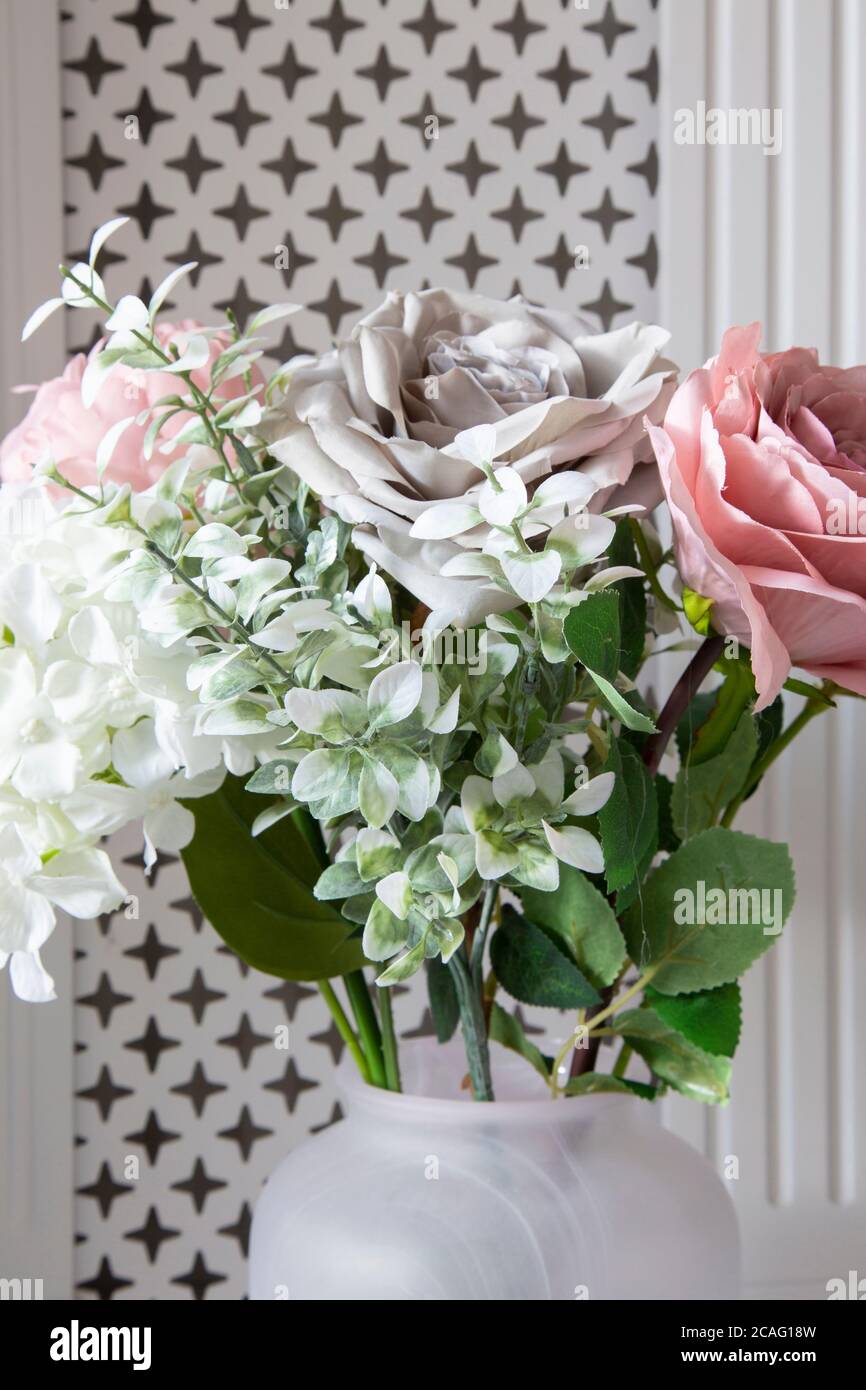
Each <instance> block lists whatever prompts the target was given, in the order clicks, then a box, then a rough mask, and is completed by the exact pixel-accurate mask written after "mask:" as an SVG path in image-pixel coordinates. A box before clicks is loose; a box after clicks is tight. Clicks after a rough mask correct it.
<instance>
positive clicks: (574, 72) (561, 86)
mask: <svg viewBox="0 0 866 1390" xmlns="http://www.w3.org/2000/svg"><path fill="white" fill-rule="evenodd" d="M538 76H539V77H543V78H544V79H545V80H546V81H547V82H553V83H555V84H556V89H557V91H558V92H559V99H560V101H561V102H562V103H563V105H564V104H565V102H566V101H567V100H568V94H569V92H570V91H571V86H572V83H573V82H584V81H585V80H586V79H587V78H588V77H589V73H588V72H587V71H586V70H585V69H584V68H575V67H572V64H571V60H570V58H569V56H568V49H567V48H566V47H565V46H564V45H563V47H562V48H561V49H560V50H559V58H558V60H557V62H556V63H555V64H554V66H553V67H552V68H545V69H544V71H543V72H540V73H539V74H538Z"/></svg>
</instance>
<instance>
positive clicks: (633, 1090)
mask: <svg viewBox="0 0 866 1390" xmlns="http://www.w3.org/2000/svg"><path fill="white" fill-rule="evenodd" d="M563 1090H564V1092H565V1094H566V1095H567V1096H595V1095H604V1094H611V1093H618V1094H619V1095H632V1096H640V1097H641V1099H642V1100H655V1098H656V1096H657V1095H658V1088H657V1087H655V1086H648V1085H647V1084H646V1083H645V1082H643V1081H627V1080H626V1079H625V1077H624V1076H611V1075H610V1073H609V1072H603V1071H587V1072H584V1074H583V1076H573V1077H572V1078H571V1080H570V1081H567V1082H566V1084H565V1086H564V1087H563Z"/></svg>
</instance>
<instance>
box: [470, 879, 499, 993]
mask: <svg viewBox="0 0 866 1390" xmlns="http://www.w3.org/2000/svg"><path fill="white" fill-rule="evenodd" d="M498 891H499V888H498V885H497V884H496V883H488V885H487V888H486V889H485V892H484V901H483V903H482V904H481V917H480V919H479V922H478V926H477V927H476V929H475V935H474V937H473V938H472V955H471V957H470V973H471V977H472V987H473V989H475V990H476V992H477V993H478V994H481V993H482V991H483V988H484V943H485V941H486V939H487V930H488V928H489V926H490V922H491V919H492V917H493V910H494V908H495V907H496V897H497V894H498Z"/></svg>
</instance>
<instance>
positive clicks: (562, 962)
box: [490, 906, 600, 1009]
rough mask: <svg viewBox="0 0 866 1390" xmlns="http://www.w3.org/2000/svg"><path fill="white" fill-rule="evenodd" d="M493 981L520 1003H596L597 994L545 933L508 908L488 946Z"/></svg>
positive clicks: (569, 1006) (564, 1005) (555, 1006)
mask: <svg viewBox="0 0 866 1390" xmlns="http://www.w3.org/2000/svg"><path fill="white" fill-rule="evenodd" d="M490 960H491V964H492V966H493V969H494V971H495V973H496V978H497V980H498V981H499V983H500V984H501V985H502V988H503V989H505V990H507V992H508V993H509V994H510V995H511V997H512V998H513V999H517V1000H519V1001H520V1003H521V1004H539V1005H541V1006H542V1007H545V1008H550V1009H583V1008H587V1007H589V1005H591V1004H597V1003H598V1002H599V998H600V996H599V994H598V991H597V990H595V989H594V988H593V986H592V985H591V984H590V982H589V980H588V979H587V978H586V976H585V975H584V974H583V973H582V971H580V970H578V968H577V966H576V965H575V964H574V962H573V961H572V960H569V958H568V956H566V955H565V953H564V952H563V951H561V950H560V949H559V947H558V946H556V945H555V944H554V942H553V941H552V940H551V938H550V937H549V936H548V934H547V933H546V932H544V931H542V930H541V928H540V927H536V926H535V925H534V924H533V923H532V922H529V921H527V919H526V918H525V917H521V916H520V914H519V913H517V912H515V911H514V909H513V908H511V907H507V906H506V907H505V908H504V909H503V912H502V922H501V924H500V926H499V928H498V930H497V931H496V932H495V933H494V935H493V939H492V941H491V943H490Z"/></svg>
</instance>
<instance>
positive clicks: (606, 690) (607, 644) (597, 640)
mask: <svg viewBox="0 0 866 1390" xmlns="http://www.w3.org/2000/svg"><path fill="white" fill-rule="evenodd" d="M619 605H620V596H619V594H617V593H615V592H614V590H613V589H612V588H611V589H602V590H601V591H600V592H599V593H594V594H590V595H589V597H588V598H585V599H584V600H583V602H582V603H579V604H578V605H577V607H575V608H572V609H571V612H570V613H569V614H568V617H567V618H566V620H565V626H564V633H565V640H566V642H567V643H568V645H569V647H570V648H571V650H572V651H573V652H574V654H575V656H576V657H577V659H578V661H580V662H581V664H582V665H583V666H584V667H585V669H586V672H587V674H588V675H589V676H590V677H591V678H592V680H593V681H594V682H595V684H596V687H597V689H598V691H599V693H600V694H601V696H602V697H603V699H604V701H605V703H606V704H607V705H608V706H609V708H610V709H611V710H612V711H613V713H614V714H615V715H616V716H617V718H618V719H621V720H622V722H623V723H624V724H625V725H626V727H627V728H629V729H637V730H640V731H641V732H643V733H653V732H654V730H655V725H654V724H653V722H652V720H651V719H649V718H648V716H647V715H645V714H642V713H641V712H640V710H637V709H635V708H634V706H633V705H632V703H631V702H630V701H629V699H628V698H627V697H626V696H625V695H623V694H622V693H621V691H619V690H617V688H616V686H615V685H614V681H615V680H616V678H617V675H618V673H619V669H620V657H621V651H622V637H621V631H620V616H619Z"/></svg>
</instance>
